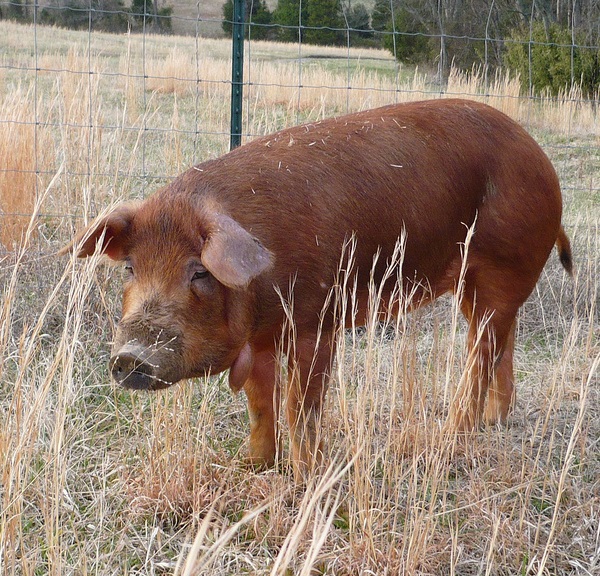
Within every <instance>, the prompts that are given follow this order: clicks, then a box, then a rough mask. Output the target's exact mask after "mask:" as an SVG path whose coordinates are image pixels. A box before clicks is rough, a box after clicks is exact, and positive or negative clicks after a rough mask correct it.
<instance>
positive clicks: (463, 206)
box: [63, 99, 572, 474]
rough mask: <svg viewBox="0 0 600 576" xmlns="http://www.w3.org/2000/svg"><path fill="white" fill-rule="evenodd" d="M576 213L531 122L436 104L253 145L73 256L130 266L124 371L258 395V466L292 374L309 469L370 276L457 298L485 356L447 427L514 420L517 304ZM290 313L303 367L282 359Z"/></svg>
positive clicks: (150, 202)
mask: <svg viewBox="0 0 600 576" xmlns="http://www.w3.org/2000/svg"><path fill="white" fill-rule="evenodd" d="M561 217H562V198H561V190H560V185H559V180H558V178H557V175H556V172H555V171H554V169H553V166H552V164H551V162H550V161H549V159H548V158H547V157H546V155H545V154H544V152H543V151H542V149H541V148H540V146H539V145H538V144H537V143H536V142H535V141H534V140H533V138H532V137H531V136H529V134H528V133H527V132H526V131H525V130H524V129H523V128H522V127H521V126H520V125H519V124H517V123H516V122H515V121H513V120H511V119H510V118H509V117H507V116H506V115H504V114H503V113H501V112H499V111H497V110H495V109H494V108H492V107H489V106H487V105H484V104H480V103H476V102H474V101H469V100H463V99H444V100H430V101H423V102H414V103H408V104H394V105H389V106H385V107H382V108H377V109H373V110H367V111H363V112H358V113H353V114H349V115H345V116H340V117H337V118H331V119H326V120H322V121H319V122H312V123H308V124H304V125H300V126H296V127H293V128H289V129H285V130H282V131H280V132H277V133H275V134H272V135H269V136H265V137H259V138H256V139H254V140H252V141H251V142H249V143H247V144H245V145H243V146H241V147H239V148H237V149H234V150H232V151H231V152H229V153H227V154H225V155H223V156H222V157H219V158H216V159H212V160H208V161H206V162H204V163H202V164H199V165H197V166H194V167H192V168H190V169H188V170H187V171H186V172H184V173H183V174H182V175H180V176H179V177H177V178H176V179H174V180H173V181H172V182H171V183H170V184H168V185H166V186H165V187H163V188H162V189H160V190H158V191H157V192H155V193H154V194H153V195H151V196H150V197H148V198H147V199H146V200H144V201H142V202H140V203H125V204H122V205H120V206H117V207H116V208H115V209H114V210H113V211H112V212H110V213H108V215H106V216H102V217H100V218H99V219H97V220H96V221H94V222H93V223H92V224H91V225H90V226H88V227H87V228H86V229H85V230H83V231H82V232H80V233H79V234H78V235H77V236H76V238H75V240H74V241H73V242H72V243H71V244H70V245H69V246H67V247H65V248H64V249H63V253H65V252H69V251H74V252H75V253H76V255H77V256H79V257H86V256H90V255H91V254H93V253H94V252H96V251H100V252H102V253H104V254H105V255H106V256H108V258H110V259H112V260H115V261H119V262H122V263H124V267H125V271H126V276H127V278H126V280H125V286H124V293H123V306H122V318H121V320H120V322H119V324H118V327H117V330H116V335H115V338H114V343H113V348H112V357H111V359H110V371H111V373H112V377H113V378H114V380H115V381H116V382H117V383H118V384H120V385H122V386H124V387H126V388H133V389H143V390H158V389H160V388H166V387H168V386H171V385H173V384H175V383H176V382H178V381H180V380H184V379H187V378H193V377H203V376H205V375H207V374H218V373H220V372H222V371H225V370H229V375H228V382H229V386H230V387H231V389H232V390H234V391H239V390H241V389H243V390H244V391H245V394H246V397H247V402H248V412H249V420H250V438H249V448H248V451H249V455H248V457H249V460H250V462H252V463H253V464H255V465H258V466H271V465H273V463H274V460H275V458H276V454H277V453H278V450H279V445H278V442H277V420H278V406H279V383H278V378H280V377H281V376H280V375H281V373H282V372H283V373H287V378H288V380H289V381H288V382H287V403H286V412H287V420H288V423H289V428H290V438H291V442H290V453H291V458H292V462H293V464H294V466H295V467H296V470H299V471H300V472H299V473H300V474H303V473H305V472H306V471H307V470H310V469H312V467H313V466H315V464H316V463H318V462H319V461H320V460H321V458H322V451H323V445H322V443H321V441H320V434H319V431H320V430H319V422H320V415H321V411H322V406H323V401H324V395H325V392H326V389H327V383H328V377H329V374H330V372H331V367H332V361H333V360H332V359H333V356H334V352H335V347H336V342H335V338H336V334H337V333H339V330H338V329H337V328H338V327H339V324H340V323H342V324H343V323H346V324H351V323H352V322H353V323H354V325H360V324H361V323H363V322H364V321H365V316H366V314H367V313H368V306H367V301H368V297H369V283H370V282H373V283H374V284H375V285H376V286H379V287H380V290H381V296H382V297H381V302H382V309H383V308H384V309H385V310H386V311H387V312H389V311H392V312H393V311H394V308H396V309H397V308H398V300H399V297H398V296H397V295H398V294H399V293H401V294H403V295H405V297H409V298H410V302H408V306H409V307H412V308H415V307H417V306H420V305H422V304H424V303H427V302H430V301H432V300H434V299H435V298H437V297H438V296H440V295H442V294H444V293H447V292H454V293H455V294H456V293H460V294H459V296H460V309H461V311H462V313H463V314H464V316H465V318H466V320H467V323H468V338H467V357H468V358H470V359H471V361H472V367H471V369H469V370H468V371H467V373H468V377H467V381H466V382H463V384H462V386H463V387H464V393H463V394H462V396H461V395H457V399H456V400H455V401H454V402H453V404H452V405H451V406H450V414H449V416H448V422H449V425H450V426H451V427H452V428H453V429H455V430H457V431H469V430H473V429H477V428H478V427H479V426H480V425H481V424H483V423H487V424H494V423H500V422H505V421H506V419H507V417H508V416H509V413H510V411H511V408H512V406H513V405H514V401H515V387H514V375H513V350H514V344H515V318H516V316H517V312H518V310H519V308H520V306H521V305H522V304H523V303H524V302H525V300H526V299H527V297H528V296H529V295H530V293H531V292H532V290H533V288H534V286H535V285H536V282H537V280H538V277H539V276H540V273H541V271H542V269H543V267H544V265H545V263H546V261H547V259H548V257H549V255H550V252H551V251H552V248H553V246H554V245H556V246H557V250H558V254H559V257H560V261H561V263H562V264H563V266H564V268H565V269H566V270H567V272H569V273H571V271H572V255H571V248H570V243H569V240H568V237H567V236H566V234H565V231H564V229H563V227H562V224H561ZM468 236H469V238H468ZM400 238H403V246H402V259H401V262H400V263H399V264H398V265H397V266H398V269H397V270H396V272H395V273H394V274H391V276H392V278H390V274H389V273H388V274H386V266H389V265H390V262H391V261H392V258H393V254H394V250H395V249H396V248H397V245H398V241H399V239H400ZM349 241H351V242H352V245H353V252H354V253H353V262H352V266H351V270H350V271H348V275H349V278H348V283H349V284H350V285H351V286H355V287H356V299H357V302H358V305H357V310H356V311H355V312H356V316H355V318H354V320H352V318H350V317H346V318H342V319H339V318H338V319H336V318H337V316H336V312H335V310H334V308H335V305H334V304H333V303H332V300H333V299H332V298H331V297H330V295H331V291H332V289H333V290H335V288H336V286H338V285H339V282H340V270H339V269H340V261H341V260H343V251H344V250H347V249H348V244H349ZM467 243H468V246H466V244H467ZM375 256H376V257H375ZM388 272H389V271H388ZM398 285H399V288H400V291H398V289H397V288H398ZM394 286H396V289H395V288H394ZM395 295H396V296H395ZM406 295H409V296H406ZM287 298H290V299H291V300H293V306H285V305H284V301H285V300H286V299H287ZM286 314H287V316H290V315H291V319H292V321H293V324H294V342H293V345H292V346H290V347H289V350H290V351H289V353H288V354H287V360H286V361H287V363H288V369H287V372H286V371H282V370H280V368H279V362H280V361H283V360H282V354H281V353H280V348H281V345H282V342H283V340H282V339H284V338H285V336H284V332H285V331H284V330H282V327H283V325H284V324H285V323H286V319H287V316H286ZM278 375H279V376H278Z"/></svg>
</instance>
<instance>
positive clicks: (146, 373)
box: [109, 344, 172, 390]
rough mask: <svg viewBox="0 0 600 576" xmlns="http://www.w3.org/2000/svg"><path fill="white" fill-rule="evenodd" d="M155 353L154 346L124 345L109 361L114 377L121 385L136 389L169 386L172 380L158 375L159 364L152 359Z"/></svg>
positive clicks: (153, 388)
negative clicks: (168, 380) (166, 379)
mask: <svg viewBox="0 0 600 576" xmlns="http://www.w3.org/2000/svg"><path fill="white" fill-rule="evenodd" d="M153 353H155V351H154V350H153V349H152V348H148V347H144V346H141V345H135V344H127V345H125V346H123V347H122V348H121V349H120V350H118V351H117V352H116V353H115V354H114V356H113V357H112V358H111V359H110V361H109V366H110V371H111V374H112V377H113V378H114V379H115V381H116V382H117V383H118V384H120V385H121V386H124V387H125V388H131V389H134V390H158V389H160V388H167V387H168V386H170V385H171V384H172V382H167V381H165V380H163V379H161V378H159V377H158V375H157V371H158V368H159V366H158V365H157V364H156V362H153V361H152V356H153ZM154 355H155V354H154Z"/></svg>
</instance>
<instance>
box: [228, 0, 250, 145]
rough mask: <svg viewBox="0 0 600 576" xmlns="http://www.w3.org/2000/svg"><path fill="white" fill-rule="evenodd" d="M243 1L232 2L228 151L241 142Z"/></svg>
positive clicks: (235, 0) (234, 0)
mask: <svg viewBox="0 0 600 576" xmlns="http://www.w3.org/2000/svg"><path fill="white" fill-rule="evenodd" d="M245 4H246V3H245V0H233V26H232V28H233V38H232V48H231V49H232V55H231V129H230V138H229V149H230V150H233V148H235V147H236V146H239V145H240V144H241V142H242V94H243V87H244V84H243V82H244V14H245V9H246V6H245Z"/></svg>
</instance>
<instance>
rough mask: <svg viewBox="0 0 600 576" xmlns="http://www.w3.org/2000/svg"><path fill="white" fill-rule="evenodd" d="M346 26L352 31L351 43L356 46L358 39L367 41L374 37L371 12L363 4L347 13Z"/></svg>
mask: <svg viewBox="0 0 600 576" xmlns="http://www.w3.org/2000/svg"><path fill="white" fill-rule="evenodd" d="M346 24H347V25H348V28H349V29H350V41H351V43H352V44H354V43H355V42H356V40H357V39H358V40H366V39H367V38H372V37H373V29H372V28H371V18H370V16H369V11H368V10H367V7H366V6H365V5H364V4H362V3H361V2H359V3H358V4H354V6H352V8H350V10H348V11H347V12H346ZM353 40H354V42H353Z"/></svg>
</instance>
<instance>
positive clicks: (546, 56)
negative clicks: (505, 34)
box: [504, 22, 600, 95]
mask: <svg viewBox="0 0 600 576" xmlns="http://www.w3.org/2000/svg"><path fill="white" fill-rule="evenodd" d="M584 44H585V39H584V38H582V37H580V36H578V35H576V36H575V43H574V44H573V38H572V35H571V31H570V30H569V29H568V28H565V27H563V26H560V25H559V24H550V25H549V26H548V27H545V26H544V24H543V23H542V22H538V23H536V24H534V25H533V28H532V29H531V32H530V31H529V29H527V30H523V29H519V30H513V31H512V33H511V38H510V41H507V42H506V50H505V54H504V64H505V66H506V67H507V68H509V69H510V70H512V71H514V72H518V73H519V75H520V77H521V84H522V86H523V88H524V89H526V90H530V89H534V90H538V91H539V90H543V89H547V90H549V91H550V92H551V93H552V94H558V93H559V92H560V91H561V90H568V89H569V88H570V87H571V86H572V85H573V84H576V85H580V86H581V89H582V90H583V92H584V94H586V95H593V94H594V92H596V91H597V90H598V88H599V86H600V51H599V49H598V47H585V46H584Z"/></svg>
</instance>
